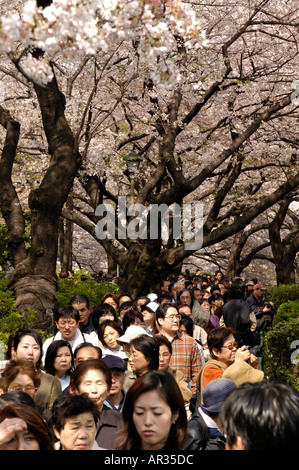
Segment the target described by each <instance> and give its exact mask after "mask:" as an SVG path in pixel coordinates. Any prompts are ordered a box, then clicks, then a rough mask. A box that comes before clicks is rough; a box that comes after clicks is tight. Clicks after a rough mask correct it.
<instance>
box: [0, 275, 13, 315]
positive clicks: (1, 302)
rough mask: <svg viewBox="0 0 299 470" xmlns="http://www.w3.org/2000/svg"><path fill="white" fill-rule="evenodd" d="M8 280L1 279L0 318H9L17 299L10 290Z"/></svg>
mask: <svg viewBox="0 0 299 470" xmlns="http://www.w3.org/2000/svg"><path fill="white" fill-rule="evenodd" d="M7 286H8V280H7V279H5V278H4V277H3V276H1V277H0V318H2V317H6V316H8V315H9V314H10V313H11V312H12V311H13V309H14V306H15V297H14V294H13V292H12V291H11V290H9V289H8V287H7Z"/></svg>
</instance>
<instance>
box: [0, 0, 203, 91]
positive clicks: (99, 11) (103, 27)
mask: <svg viewBox="0 0 299 470" xmlns="http://www.w3.org/2000/svg"><path fill="white" fill-rule="evenodd" d="M39 3H40V2H36V1H35V0H30V1H29V2H27V3H26V4H25V5H24V7H23V10H22V12H21V14H16V13H14V14H11V15H7V16H5V17H2V18H1V19H0V51H2V52H5V53H7V54H9V56H10V58H12V60H13V61H14V63H15V64H16V65H17V66H18V67H19V70H20V71H21V72H22V73H23V74H24V75H25V76H26V77H27V78H30V79H31V80H33V81H36V82H37V83H39V84H42V85H45V84H47V83H48V82H49V81H51V80H52V78H53V71H52V68H51V66H50V62H51V61H53V60H56V59H58V58H60V59H62V60H63V61H65V62H67V63H70V64H71V63H78V60H80V59H82V57H84V56H85V55H96V54H97V53H98V52H101V51H104V52H107V51H108V50H109V49H110V47H111V44H113V43H115V42H117V41H120V40H121V41H123V40H129V41H135V43H136V45H137V54H138V56H139V59H140V60H141V61H143V63H144V64H146V69H147V71H148V73H149V76H150V77H151V78H152V80H153V81H154V82H155V83H163V85H164V86H169V87H171V86H173V85H175V84H176V83H178V82H179V81H180V74H179V73H178V67H177V64H176V58H175V52H176V51H177V40H176V37H178V36H179V37H180V38H183V42H184V47H186V48H190V47H193V48H194V47H200V46H201V45H202V44H203V42H204V40H205V38H204V34H203V33H202V32H201V30H200V26H199V22H198V19H196V17H195V12H194V10H193V9H192V8H191V7H190V6H189V5H188V4H185V3H183V2H181V0H168V1H166V2H161V1H159V0H131V1H125V0H101V1H96V0H84V1H83V0H68V1H65V0H53V1H52V3H51V4H50V5H48V6H46V7H44V8H43V7H41V6H38V4H39ZM47 3H49V2H47ZM181 41H182V39H181ZM19 45H21V46H22V47H23V52H22V54H21V56H19V58H17V57H16V56H15V55H14V54H15V52H14V51H15V50H16V46H19ZM34 49H39V50H41V51H43V55H42V57H39V58H36V57H34V56H33V55H32V54H31V52H30V51H32V50H34Z"/></svg>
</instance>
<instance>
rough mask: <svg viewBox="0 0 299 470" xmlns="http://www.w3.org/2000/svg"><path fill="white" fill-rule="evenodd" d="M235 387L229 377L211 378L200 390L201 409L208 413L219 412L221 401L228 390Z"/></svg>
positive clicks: (227, 393)
mask: <svg viewBox="0 0 299 470" xmlns="http://www.w3.org/2000/svg"><path fill="white" fill-rule="evenodd" d="M235 388H237V386H236V384H235V382H234V381H233V380H231V379H226V378H223V377H220V378H219V379H214V380H211V381H210V382H209V383H208V384H207V385H206V386H205V388H204V389H203V391H202V401H203V404H202V405H201V409H202V410H203V411H204V412H205V413H208V414H211V413H212V414H213V413H219V411H220V408H221V405H222V403H223V402H224V400H225V398H226V397H227V396H228V395H229V393H230V392H232V391H233V390H235Z"/></svg>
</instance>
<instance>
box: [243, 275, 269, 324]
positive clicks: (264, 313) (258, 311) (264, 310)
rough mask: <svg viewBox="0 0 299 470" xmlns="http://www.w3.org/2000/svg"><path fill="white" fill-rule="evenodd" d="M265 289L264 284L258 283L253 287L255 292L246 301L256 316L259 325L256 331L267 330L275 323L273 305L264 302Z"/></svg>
mask: <svg viewBox="0 0 299 470" xmlns="http://www.w3.org/2000/svg"><path fill="white" fill-rule="evenodd" d="M264 291H265V288H264V286H263V284H260V283H257V284H255V285H254V286H253V292H252V294H250V295H249V297H248V298H247V299H246V301H247V303H248V304H249V310H250V312H253V313H254V314H255V316H256V320H257V324H256V329H257V330H258V331H260V330H267V329H268V328H269V327H270V326H271V325H272V321H273V307H274V305H273V303H272V302H268V303H266V302H265V301H264V298H263V295H264Z"/></svg>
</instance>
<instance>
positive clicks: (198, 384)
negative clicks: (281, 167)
mask: <svg viewBox="0 0 299 470" xmlns="http://www.w3.org/2000/svg"><path fill="white" fill-rule="evenodd" d="M263 293H264V287H263V285H262V284H261V283H259V282H257V280H253V281H251V280H250V281H247V282H245V281H243V280H242V279H240V278H236V279H233V280H229V279H227V278H226V277H224V276H223V275H222V273H221V272H216V273H215V276H213V277H211V278H208V277H206V276H203V275H202V274H200V273H198V274H197V275H195V276H193V277H189V276H188V278H186V277H184V276H183V275H180V276H178V278H177V279H175V282H171V280H168V279H167V280H164V281H162V282H161V284H160V286H159V289H157V291H156V292H151V293H149V294H148V295H147V296H142V297H140V298H138V299H133V298H132V297H131V295H130V294H129V293H123V294H122V295H120V296H116V295H115V294H113V293H111V292H107V293H106V294H105V295H104V296H103V298H102V299H99V303H98V305H96V306H94V307H93V308H91V306H90V304H89V300H88V298H87V297H86V296H84V295H83V294H80V293H78V294H77V295H75V296H74V297H73V298H71V299H70V301H69V304H68V305H65V306H63V307H60V308H59V309H58V310H57V311H56V312H55V316H54V323H55V334H54V335H53V336H51V337H49V338H47V339H46V340H45V341H42V339H41V336H40V335H39V333H38V332H37V331H35V330H34V329H31V328H21V329H19V330H17V331H15V332H14V333H12V334H11V336H10V338H9V340H8V343H7V351H6V364H5V367H4V368H3V370H2V371H1V377H0V449H1V450H20V449H25V450H163V451H164V452H168V451H172V452H174V451H178V450H189V451H195V450H225V449H229V450H232V449H244V450H266V449H267V450H270V449H280V450H288V449H290V450H291V449H298V444H299V396H298V392H297V391H296V390H294V389H292V388H291V387H290V386H288V385H286V384H281V383H276V382H274V381H272V380H271V379H266V378H265V377H264V372H263V370H262V368H261V362H260V356H261V355H262V344H261V338H262V332H263V331H264V330H266V329H268V328H269V327H271V324H272V321H273V315H274V308H273V304H272V303H271V302H265V300H264V296H263ZM261 415H262V416H263V419H260V416H261Z"/></svg>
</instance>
